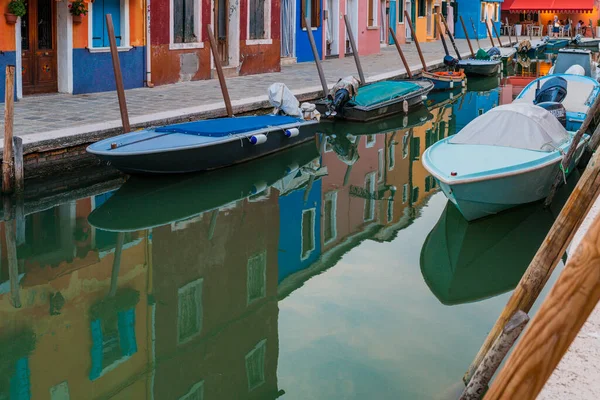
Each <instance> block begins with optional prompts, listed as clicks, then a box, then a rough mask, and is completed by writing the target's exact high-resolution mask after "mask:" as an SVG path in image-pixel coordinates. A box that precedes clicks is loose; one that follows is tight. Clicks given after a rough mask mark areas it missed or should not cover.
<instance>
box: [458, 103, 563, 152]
mask: <svg viewBox="0 0 600 400" xmlns="http://www.w3.org/2000/svg"><path fill="white" fill-rule="evenodd" d="M567 140H569V133H568V132H567V130H566V129H565V128H564V127H563V126H562V125H561V123H560V122H559V121H558V119H556V117H554V115H552V114H551V113H550V112H549V111H547V110H545V109H544V108H542V107H538V106H535V105H533V104H524V103H513V104H507V105H503V106H499V107H496V108H493V109H491V110H490V111H488V112H487V113H485V114H483V115H481V116H480V117H477V118H476V119H474V120H473V121H471V122H470V123H469V124H468V125H467V126H465V127H464V128H463V129H462V130H461V131H460V132H459V133H457V134H456V135H454V136H453V137H452V138H451V139H450V141H449V142H450V143H454V144H481V145H490V146H501V147H514V148H517V149H525V150H535V151H546V152H550V151H555V150H556V148H558V147H559V146H560V145H562V144H563V143H564V142H566V141H567Z"/></svg>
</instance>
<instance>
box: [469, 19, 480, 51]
mask: <svg viewBox="0 0 600 400" xmlns="http://www.w3.org/2000/svg"><path fill="white" fill-rule="evenodd" d="M469 19H470V20H471V28H473V34H474V35H475V40H477V47H479V48H480V49H481V43H479V35H478V34H477V29H475V23H474V22H473V18H471V17H469Z"/></svg>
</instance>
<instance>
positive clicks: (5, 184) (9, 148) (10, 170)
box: [2, 65, 15, 193]
mask: <svg viewBox="0 0 600 400" xmlns="http://www.w3.org/2000/svg"><path fill="white" fill-rule="evenodd" d="M4 96H5V97H4V99H5V100H4V152H3V158H2V193H12V192H13V176H14V164H13V124H14V117H15V108H14V107H15V66H14V65H7V66H6V90H5V94H4Z"/></svg>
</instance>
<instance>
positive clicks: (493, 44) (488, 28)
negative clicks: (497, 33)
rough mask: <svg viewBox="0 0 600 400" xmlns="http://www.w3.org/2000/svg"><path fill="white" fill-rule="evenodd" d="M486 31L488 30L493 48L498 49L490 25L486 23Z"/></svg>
mask: <svg viewBox="0 0 600 400" xmlns="http://www.w3.org/2000/svg"><path fill="white" fill-rule="evenodd" d="M485 29H486V30H487V33H488V37H489V38H490V43H491V44H492V47H496V44H495V43H494V37H493V36H492V31H491V30H490V24H488V23H487V22H486V23H485Z"/></svg>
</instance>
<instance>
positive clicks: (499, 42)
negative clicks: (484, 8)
mask: <svg viewBox="0 0 600 400" xmlns="http://www.w3.org/2000/svg"><path fill="white" fill-rule="evenodd" d="M489 21H490V23H491V24H492V28H494V33H495V34H496V39H498V46H500V47H504V45H503V44H502V42H501V41H500V34H499V33H498V28H496V24H494V23H493V22H492V20H491V19H490V20H489Z"/></svg>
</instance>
